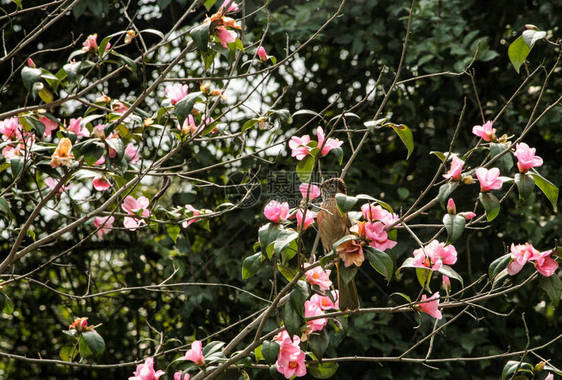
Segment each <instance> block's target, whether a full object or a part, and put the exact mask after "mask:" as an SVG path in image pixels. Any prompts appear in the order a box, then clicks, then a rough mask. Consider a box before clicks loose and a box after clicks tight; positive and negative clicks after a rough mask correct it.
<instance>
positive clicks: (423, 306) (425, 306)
mask: <svg viewBox="0 0 562 380" xmlns="http://www.w3.org/2000/svg"><path fill="white" fill-rule="evenodd" d="M427 300H431V301H429V302H424V301H427ZM418 307H419V308H420V310H421V311H423V312H424V313H426V314H429V315H431V316H432V317H433V318H435V319H441V318H443V315H442V314H441V311H440V310H439V292H437V293H435V294H434V295H432V296H431V297H429V298H427V297H426V296H425V294H424V295H422V298H421V303H419V304H418Z"/></svg>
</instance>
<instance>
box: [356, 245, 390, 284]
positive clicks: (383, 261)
mask: <svg viewBox="0 0 562 380" xmlns="http://www.w3.org/2000/svg"><path fill="white" fill-rule="evenodd" d="M363 252H364V253H365V254H366V256H367V260H369V264H371V266H372V267H373V268H374V269H375V270H376V271H377V272H379V273H380V274H381V275H382V276H384V278H385V279H386V281H387V282H390V280H391V278H392V273H393V272H394V263H393V262H392V259H391V258H390V256H389V255H388V253H386V252H383V251H380V250H378V249H376V248H373V247H365V248H363Z"/></svg>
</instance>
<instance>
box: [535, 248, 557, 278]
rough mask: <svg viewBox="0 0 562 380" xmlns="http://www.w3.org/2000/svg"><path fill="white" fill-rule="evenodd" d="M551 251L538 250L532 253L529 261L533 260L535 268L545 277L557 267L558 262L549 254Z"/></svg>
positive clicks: (550, 274)
mask: <svg viewBox="0 0 562 380" xmlns="http://www.w3.org/2000/svg"><path fill="white" fill-rule="evenodd" d="M552 252H553V251H545V252H538V253H535V254H533V257H532V258H531V259H530V261H534V265H535V268H536V270H537V271H538V272H539V273H540V274H542V275H543V276H545V277H550V276H552V275H553V274H554V272H556V269H558V263H557V262H556V261H554V260H553V259H552V258H551V257H550V256H551V254H552Z"/></svg>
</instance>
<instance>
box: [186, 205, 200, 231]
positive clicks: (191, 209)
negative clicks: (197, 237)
mask: <svg viewBox="0 0 562 380" xmlns="http://www.w3.org/2000/svg"><path fill="white" fill-rule="evenodd" d="M184 208H185V210H186V211H187V212H190V213H191V214H192V216H197V215H201V212H200V211H199V210H197V209H196V208H195V207H193V206H192V205H185V206H184ZM198 220H199V219H198V218H194V219H189V220H184V221H183V222H182V224H181V226H182V227H183V228H187V227H189V226H190V225H191V224H193V223H195V222H197V221H198Z"/></svg>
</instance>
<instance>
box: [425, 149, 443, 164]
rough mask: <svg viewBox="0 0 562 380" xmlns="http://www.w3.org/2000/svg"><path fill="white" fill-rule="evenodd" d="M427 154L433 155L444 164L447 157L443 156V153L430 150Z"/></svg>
mask: <svg viewBox="0 0 562 380" xmlns="http://www.w3.org/2000/svg"><path fill="white" fill-rule="evenodd" d="M429 154H434V155H435V156H436V157H437V158H439V159H440V160H441V162H443V163H445V162H447V156H446V155H445V153H443V152H438V151H436V150H432V151H430V152H429Z"/></svg>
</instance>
